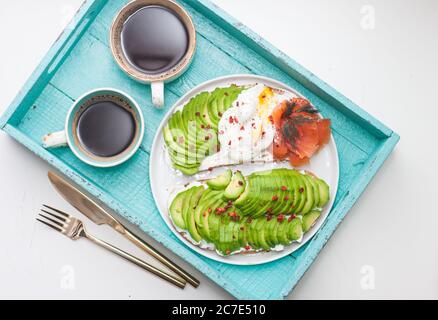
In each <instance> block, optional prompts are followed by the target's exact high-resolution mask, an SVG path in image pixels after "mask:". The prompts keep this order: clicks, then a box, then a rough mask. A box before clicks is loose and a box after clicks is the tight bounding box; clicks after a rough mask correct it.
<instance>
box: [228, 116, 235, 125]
mask: <svg viewBox="0 0 438 320" xmlns="http://www.w3.org/2000/svg"><path fill="white" fill-rule="evenodd" d="M228 122H229V123H231V124H232V123H233V122H234V119H233V117H232V116H230V118H229V119H228Z"/></svg>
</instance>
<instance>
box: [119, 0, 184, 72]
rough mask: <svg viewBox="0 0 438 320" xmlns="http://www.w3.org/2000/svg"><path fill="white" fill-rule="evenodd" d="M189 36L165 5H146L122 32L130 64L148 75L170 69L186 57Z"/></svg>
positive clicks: (127, 23)
mask: <svg viewBox="0 0 438 320" xmlns="http://www.w3.org/2000/svg"><path fill="white" fill-rule="evenodd" d="M188 48H189V34H188V31H187V28H186V27H185V25H184V23H183V22H182V21H181V20H180V18H179V16H178V15H177V14H176V13H175V12H173V11H172V10H170V9H167V8H164V7H162V6H157V5H151V6H146V7H144V8H142V9H140V10H138V11H137V12H135V13H134V14H133V15H132V16H130V17H129V18H128V19H127V20H126V22H125V24H124V26H123V29H122V49H123V52H124V54H125V56H126V58H127V59H128V60H129V62H130V63H131V64H132V65H133V66H134V67H135V68H137V69H139V70H140V71H142V72H145V73H148V74H159V73H163V72H165V71H168V70H170V69H171V68H173V67H174V66H176V65H177V64H178V62H180V61H181V60H182V58H183V57H184V56H185V54H186V53H187V51H188Z"/></svg>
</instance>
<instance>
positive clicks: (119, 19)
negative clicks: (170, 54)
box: [110, 0, 196, 108]
mask: <svg viewBox="0 0 438 320" xmlns="http://www.w3.org/2000/svg"><path fill="white" fill-rule="evenodd" d="M148 6H161V7H164V8H166V9H168V10H170V11H172V12H173V13H174V14H176V15H177V16H178V17H179V19H180V20H181V22H182V23H183V24H184V26H185V27H186V30H187V33H188V37H189V44H188V48H187V51H186V53H185V55H184V57H183V58H182V59H181V60H180V61H179V62H178V63H177V64H176V65H175V66H173V67H171V68H170V69H169V70H166V71H164V72H162V73H158V74H155V73H154V74H152V73H146V72H145V71H142V70H140V69H139V68H135V67H134V66H133V65H132V64H131V63H130V62H129V59H128V58H127V57H126V55H125V53H124V50H123V45H122V31H123V27H124V24H125V22H126V21H127V20H128V19H129V18H130V17H132V16H133V15H134V14H135V13H136V12H138V11H139V10H141V9H143V8H146V7H148ZM110 47H111V52H112V54H113V56H114V59H115V60H116V62H117V64H118V65H119V67H120V68H121V69H122V70H123V71H124V72H125V73H126V74H127V75H129V76H130V77H131V78H132V79H134V80H137V81H139V82H141V83H145V84H150V85H151V92H152V102H153V104H154V106H156V107H157V108H161V107H163V106H164V84H165V83H167V82H170V81H172V80H175V79H176V78H178V77H179V76H180V75H181V74H182V73H183V72H184V71H185V70H187V68H188V67H189V66H190V63H191V62H192V60H193V57H194V55H195V51H196V30H195V26H194V24H193V21H192V19H191V17H190V16H189V14H188V13H187V11H186V10H185V9H184V8H182V7H181V6H180V5H179V4H177V3H175V2H173V1H171V0H134V1H132V2H130V3H128V4H127V5H126V6H125V7H123V8H122V9H121V10H120V12H119V13H118V14H117V16H116V18H115V19H114V22H113V24H112V27H111V32H110Z"/></svg>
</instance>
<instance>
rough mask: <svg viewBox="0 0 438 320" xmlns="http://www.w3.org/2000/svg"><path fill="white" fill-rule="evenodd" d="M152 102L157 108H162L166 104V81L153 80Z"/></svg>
mask: <svg viewBox="0 0 438 320" xmlns="http://www.w3.org/2000/svg"><path fill="white" fill-rule="evenodd" d="M151 91H152V103H153V104H154V106H155V107H156V108H159V109H161V108H162V107H163V106H164V82H162V81H159V82H152V83H151Z"/></svg>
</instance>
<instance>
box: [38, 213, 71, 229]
mask: <svg viewBox="0 0 438 320" xmlns="http://www.w3.org/2000/svg"><path fill="white" fill-rule="evenodd" d="M39 216H40V217H42V218H44V219H46V220H49V221H50V222H52V223H54V224H56V225H57V226H60V227H61V228H64V227H65V225H64V223H62V222H60V221H56V220H55V219H52V218H49V217H46V216H45V215H43V214H39Z"/></svg>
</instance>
